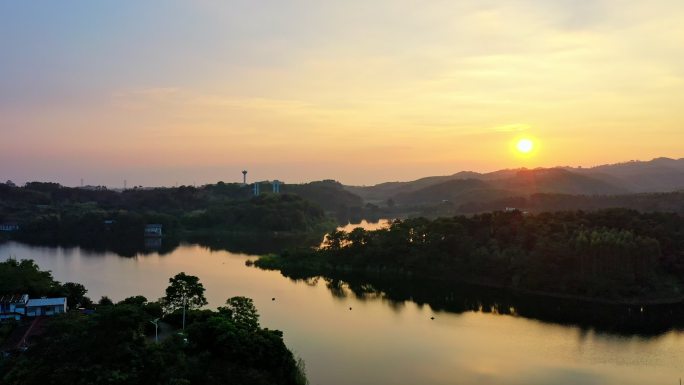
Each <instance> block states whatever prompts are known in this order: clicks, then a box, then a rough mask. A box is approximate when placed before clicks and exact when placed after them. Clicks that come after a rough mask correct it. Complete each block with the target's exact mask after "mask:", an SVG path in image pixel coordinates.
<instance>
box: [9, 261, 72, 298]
mask: <svg viewBox="0 0 684 385" xmlns="http://www.w3.org/2000/svg"><path fill="white" fill-rule="evenodd" d="M62 290H63V288H62V287H61V286H60V284H59V282H57V281H55V280H54V279H53V278H52V274H51V273H50V272H49V271H41V270H40V269H39V268H38V265H36V263H35V262H34V261H33V260H30V259H22V260H21V261H17V260H16V259H11V258H10V259H7V260H6V261H5V262H0V294H28V295H30V296H32V297H40V296H47V295H52V294H60V293H62Z"/></svg>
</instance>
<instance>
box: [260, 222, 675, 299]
mask: <svg viewBox="0 0 684 385" xmlns="http://www.w3.org/2000/svg"><path fill="white" fill-rule="evenodd" d="M325 245H326V247H325V248H323V249H320V250H318V251H296V252H289V253H283V254H282V255H281V256H280V257H269V258H262V259H260V260H258V261H257V262H256V265H257V266H260V267H264V268H278V269H282V270H283V271H285V272H287V271H294V270H296V269H310V270H312V271H315V272H319V273H320V272H323V271H332V270H336V271H346V270H356V271H369V270H370V271H384V272H393V273H400V274H407V273H408V274H418V275H422V276H429V277H437V278H443V279H446V280H449V281H454V280H455V281H462V282H471V283H479V284H487V285H494V286H499V287H515V288H518V289H528V290H535V291H545V292H550V293H558V294H571V295H580V296H588V297H600V298H643V297H657V296H665V297H672V296H678V295H679V293H680V291H679V286H681V285H682V282H681V277H683V276H684V274H682V273H684V218H682V217H680V216H678V215H676V214H658V213H652V214H643V213H638V212H635V211H630V210H620V209H614V210H604V211H597V212H592V213H585V212H581V211H578V212H558V213H544V214H539V215H525V214H523V213H522V212H520V211H512V212H494V213H488V214H481V215H475V216H472V217H463V216H460V217H453V218H439V219H436V220H427V219H424V218H415V219H407V220H397V221H394V222H393V223H392V224H391V226H390V228H389V229H385V230H379V231H365V230H363V229H361V228H357V229H354V230H353V231H351V232H349V233H343V232H333V233H331V234H330V235H329V236H328V237H327V238H326V243H325ZM672 282H678V283H677V285H675V286H674V287H673V286H672V285H671V283H672Z"/></svg>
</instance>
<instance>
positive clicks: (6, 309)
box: [0, 294, 29, 321]
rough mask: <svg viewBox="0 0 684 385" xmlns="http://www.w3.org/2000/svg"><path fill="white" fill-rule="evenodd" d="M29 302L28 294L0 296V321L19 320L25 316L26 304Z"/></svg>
mask: <svg viewBox="0 0 684 385" xmlns="http://www.w3.org/2000/svg"><path fill="white" fill-rule="evenodd" d="M28 301H29V296H28V294H23V295H18V294H14V295H3V296H0V320H7V319H13V320H17V321H18V320H20V319H21V317H22V316H24V315H26V303H28Z"/></svg>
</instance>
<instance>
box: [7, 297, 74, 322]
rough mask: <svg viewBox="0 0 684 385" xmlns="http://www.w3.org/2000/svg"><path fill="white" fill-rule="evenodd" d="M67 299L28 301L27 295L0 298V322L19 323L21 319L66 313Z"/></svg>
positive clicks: (36, 299)
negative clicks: (10, 321) (12, 321)
mask: <svg viewBox="0 0 684 385" xmlns="http://www.w3.org/2000/svg"><path fill="white" fill-rule="evenodd" d="M66 310H67V299H66V298H64V297H61V298H35V299H29V296H28V294H22V295H4V296H0V321H1V320H8V319H13V320H17V321H19V320H20V319H21V318H22V317H38V316H51V315H55V314H60V313H66Z"/></svg>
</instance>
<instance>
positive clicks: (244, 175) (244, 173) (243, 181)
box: [242, 170, 247, 185]
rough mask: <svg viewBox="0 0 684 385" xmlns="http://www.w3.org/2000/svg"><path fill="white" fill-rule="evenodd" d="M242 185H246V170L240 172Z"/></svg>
mask: <svg viewBox="0 0 684 385" xmlns="http://www.w3.org/2000/svg"><path fill="white" fill-rule="evenodd" d="M242 184H243V185H245V184H247V170H242Z"/></svg>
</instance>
